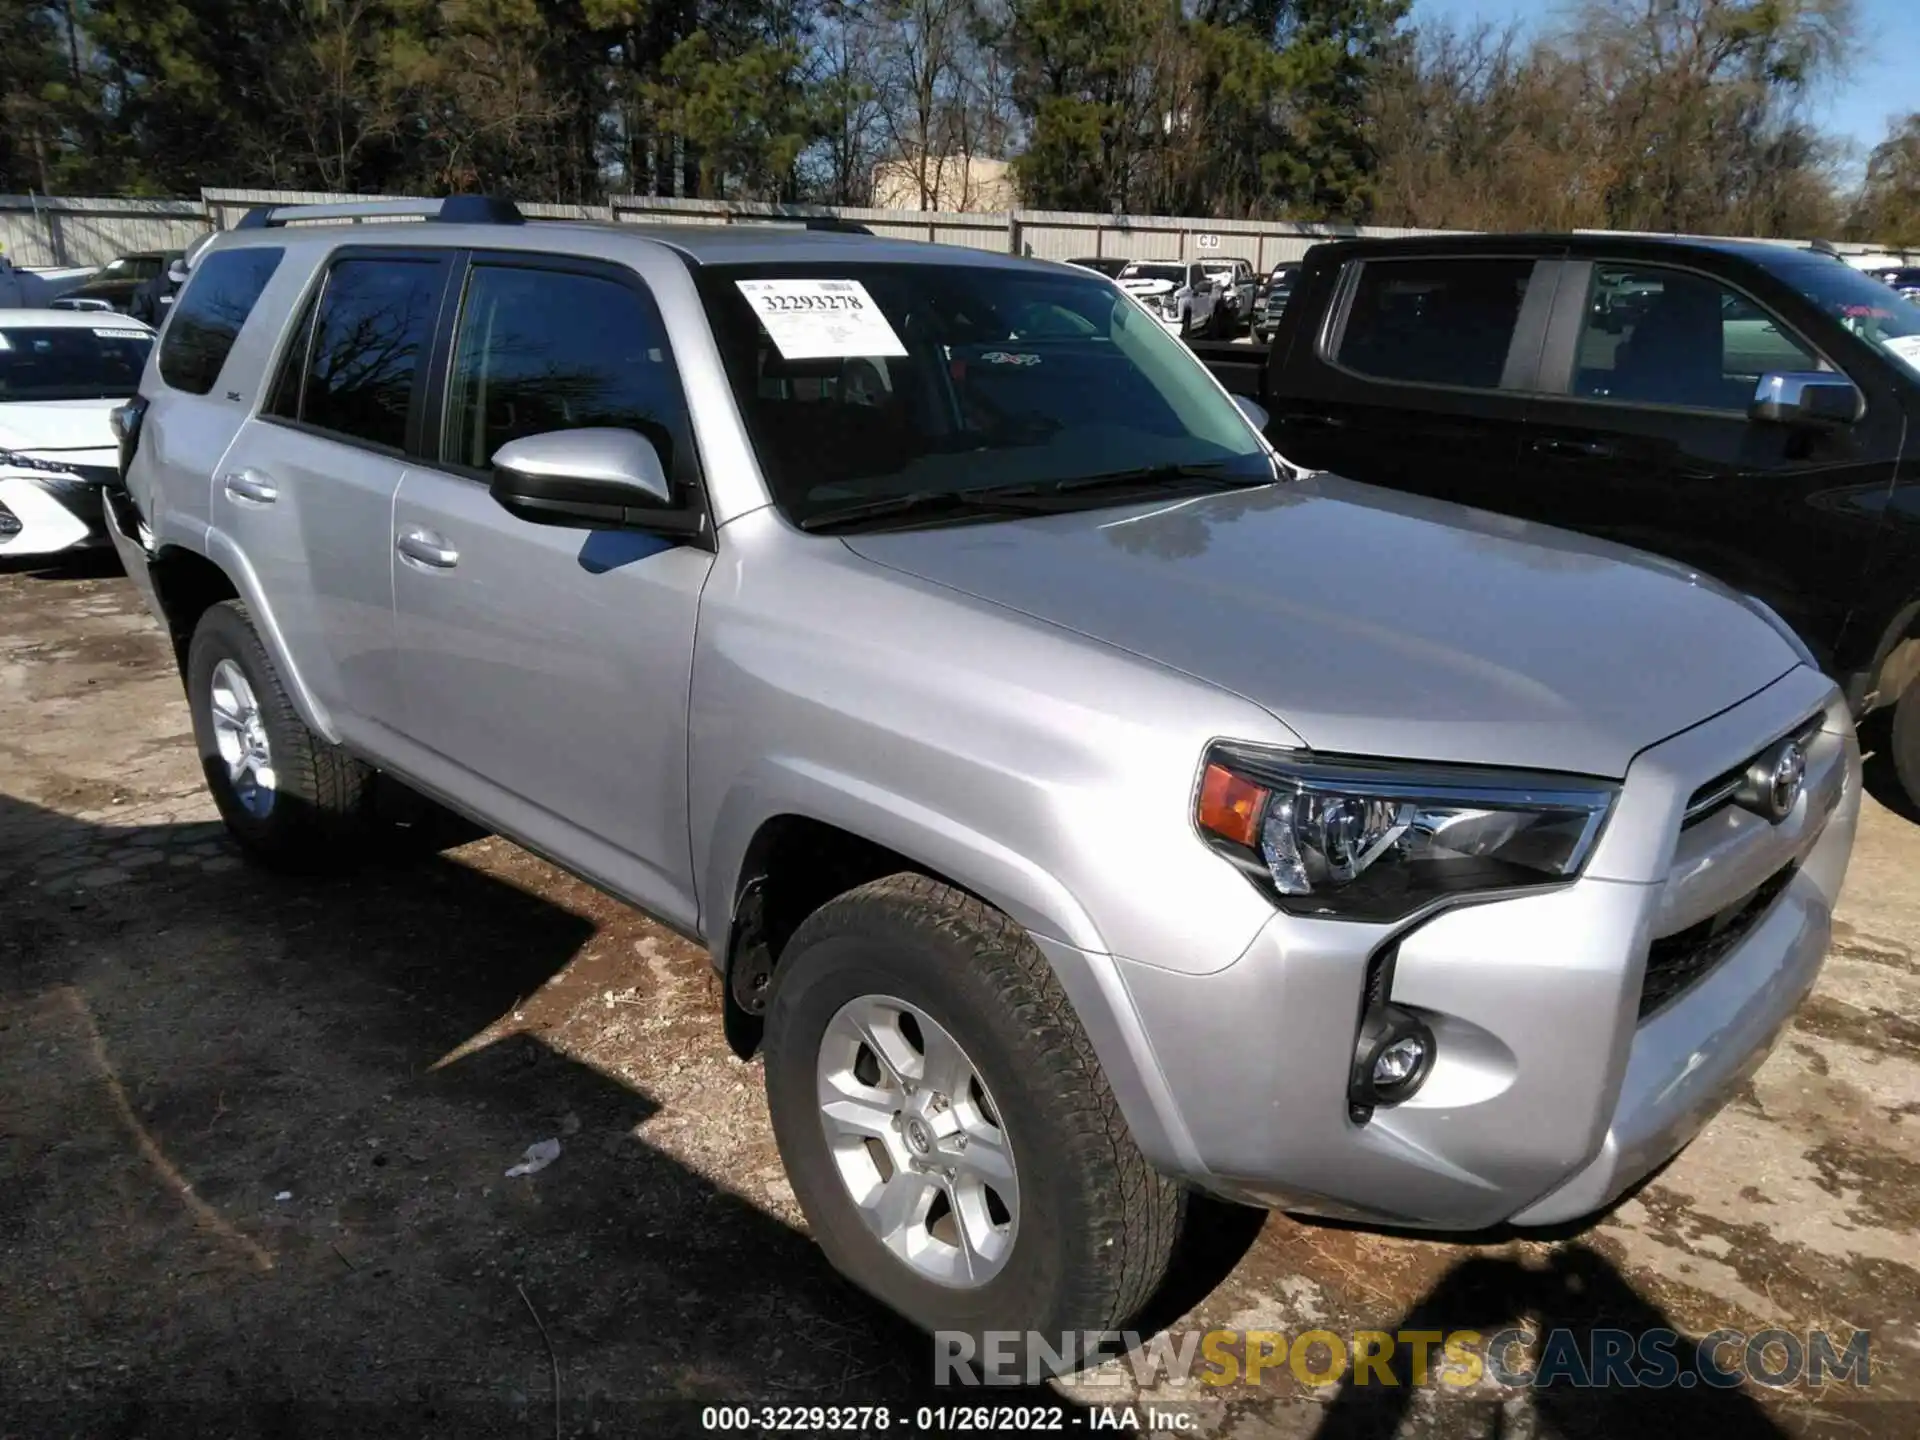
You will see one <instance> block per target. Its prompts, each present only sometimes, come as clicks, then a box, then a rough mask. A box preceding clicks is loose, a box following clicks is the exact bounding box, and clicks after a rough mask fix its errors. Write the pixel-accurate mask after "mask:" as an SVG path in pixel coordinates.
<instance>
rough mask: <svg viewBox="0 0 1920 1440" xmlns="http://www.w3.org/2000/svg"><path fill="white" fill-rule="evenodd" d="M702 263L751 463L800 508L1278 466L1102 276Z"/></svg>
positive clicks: (1197, 372) (1249, 472) (1091, 499)
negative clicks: (1164, 471) (1187, 470)
mask: <svg viewBox="0 0 1920 1440" xmlns="http://www.w3.org/2000/svg"><path fill="white" fill-rule="evenodd" d="M698 279H699V285H700V289H701V293H702V298H703V299H704V301H705V303H706V308H707V314H708V317H709V319H710V320H711V322H712V324H713V331H714V336H715V339H716V340H717V342H718V344H719V347H720V354H721V358H722V360H723V361H724V362H725V364H726V368H727V374H728V378H729V380H730V381H731V382H732V386H733V392H734V396H735V399H736V400H737V401H738V403H739V406H740V411H741V414H742V416H743V417H744V418H745V420H746V422H747V427H748V430H749V432H750V434H751V436H752V439H753V443H754V448H755V450H756V451H757V452H758V455H759V459H760V465H761V468H762V470H763V471H764V472H765V473H766V476H767V480H768V483H769V484H770V485H771V486H772V488H773V492H774V499H775V501H776V503H777V504H779V506H780V507H781V509H782V511H783V512H784V513H785V514H786V515H787V516H788V517H789V518H790V519H792V520H794V521H796V522H799V521H804V520H806V519H807V518H808V517H809V516H812V515H816V514H818V513H820V512H823V511H828V510H838V509H840V508H842V507H844V506H846V505H847V504H849V503H857V502H863V501H872V500H880V499H885V498H889V497H894V496H903V495H909V494H914V493H918V492H925V491H939V492H972V491H979V492H982V493H984V492H986V491H987V490H989V489H1004V488H1007V487H1012V486H1041V487H1048V486H1053V485H1058V484H1061V483H1065V482H1073V481H1084V480H1088V479H1091V478H1093V477H1096V476H1107V475H1113V474H1116V473H1119V472H1133V471H1139V470H1143V469H1149V468H1157V467H1193V466H1206V467H1218V468H1219V471H1220V472H1221V473H1223V474H1227V475H1245V476H1247V477H1249V478H1251V479H1257V480H1271V479H1272V478H1273V468H1272V465H1271V462H1270V461H1269V460H1268V458H1267V452H1266V449H1265V447H1264V445H1263V444H1262V442H1261V440H1260V438H1259V436H1258V435H1257V434H1256V433H1255V432H1254V430H1253V429H1252V427H1251V426H1250V425H1249V424H1248V423H1247V421H1246V420H1245V418H1244V417H1243V416H1242V415H1241V414H1240V411H1239V409H1238V408H1237V407H1236V406H1235V405H1234V404H1233V402H1232V401H1230V400H1229V399H1228V398H1227V397H1226V396H1225V395H1224V394H1222V393H1221V391H1220V389H1219V387H1218V386H1217V385H1215V384H1214V383H1213V380H1212V379H1211V377H1209V376H1208V374H1207V373H1206V371H1205V370H1204V369H1202V368H1201V366H1200V363H1199V362H1198V361H1197V360H1195V359H1194V358H1193V356H1192V354H1191V353H1190V352H1188V351H1187V350H1186V349H1185V347H1183V346H1182V345H1181V344H1180V343H1179V341H1177V340H1175V339H1172V338H1171V337H1169V336H1168V335H1167V334H1166V333H1165V332H1164V331H1163V330H1162V329H1161V328H1160V326H1159V325H1158V324H1156V323H1155V322H1154V321H1153V319H1152V318H1151V317H1150V316H1148V315H1147V314H1146V312H1145V311H1143V310H1142V309H1141V308H1140V307H1139V306H1138V305H1136V304H1135V303H1134V302H1133V301H1132V300H1130V299H1128V298H1127V297H1125V296H1124V295H1121V294H1119V293H1118V292H1116V291H1115V290H1114V289H1113V288H1112V287H1111V286H1110V285H1107V284H1106V283H1104V282H1103V281H1101V280H1098V279H1096V278H1094V277H1093V276H1082V275H1076V274H1074V273H1073V272H1071V271H1067V270H1054V269H1048V270H1044V271H1043V270H1026V269H1014V268H1010V267H1001V266H995V265H939V264H849V263H844V262H839V263H832V264H826V263H808V264H790V263H789V264H762V265H715V266H703V267H702V268H701V269H700V271H699V272H698ZM1076 498H1077V501H1078V503H1084V504H1086V505H1088V506H1092V505H1097V504H1110V503H1115V502H1114V501H1113V500H1112V499H1109V498H1105V497H1103V496H1102V495H1100V494H1095V493H1089V494H1087V495H1085V496H1084V498H1083V499H1081V498H1079V497H1076Z"/></svg>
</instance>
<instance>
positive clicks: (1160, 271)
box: [1120, 263, 1187, 285]
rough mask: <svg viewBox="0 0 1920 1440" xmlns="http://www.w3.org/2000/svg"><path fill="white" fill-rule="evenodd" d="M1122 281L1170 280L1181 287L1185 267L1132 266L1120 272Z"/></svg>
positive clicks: (1185, 276)
mask: <svg viewBox="0 0 1920 1440" xmlns="http://www.w3.org/2000/svg"><path fill="white" fill-rule="evenodd" d="M1120 278H1121V279H1122V280H1170V281H1172V282H1173V283H1174V284H1175V285H1183V284H1185V283H1186V279H1187V267H1186V266H1184V265H1142V264H1138V263H1135V264H1132V265H1129V266H1127V268H1126V269H1124V270H1122V271H1121V272H1120Z"/></svg>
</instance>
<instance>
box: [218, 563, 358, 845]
mask: <svg viewBox="0 0 1920 1440" xmlns="http://www.w3.org/2000/svg"><path fill="white" fill-rule="evenodd" d="M222 660H229V661H232V662H233V664H234V665H236V666H237V667H238V668H239V670H240V672H241V674H242V675H243V676H244V677H245V678H246V681H247V684H248V686H249V687H250V688H251V689H252V691H253V695H254V700H255V702H256V703H257V704H258V706H259V711H260V720H261V724H262V726H263V727H264V729H265V731H266V735H267V744H268V747H269V750H270V753H271V755H272V763H273V772H274V787H273V796H272V800H271V802H270V806H269V808H267V809H266V810H265V812H264V813H256V811H254V810H251V809H249V808H248V807H247V805H246V803H245V802H244V801H243V800H242V798H241V796H240V794H239V793H238V792H237V791H236V789H235V787H234V784H233V781H232V779H231V778H230V777H229V775H228V770H227V765H226V762H225V761H224V760H222V759H221V758H220V747H219V741H218V738H217V736H216V734H215V731H214V725H213V703H212V692H213V673H214V669H215V667H216V666H218V665H219V663H220V662H221V661H222ZM186 679H187V703H188V707H189V708H190V709H191V710H192V712H193V735H194V740H195V743H196V744H198V746H199V747H200V766H201V769H202V770H203V771H204V772H205V773H206V777H207V788H208V789H209V790H210V791H212V792H213V799H214V803H215V804H216V805H218V806H219V807H220V816H221V818H222V819H223V820H225V821H226V822H227V828H228V829H229V830H230V831H232V832H233V836H234V838H235V839H236V840H238V841H239V842H240V845H241V847H242V848H243V849H244V850H245V851H246V852H247V853H248V854H249V855H250V856H252V857H253V858H255V859H257V860H260V861H262V862H263V863H265V864H267V865H271V866H273V867H275V868H277V869H283V870H330V869H338V868H341V867H343V866H346V865H348V864H351V863H352V861H353V860H354V859H355V858H356V846H357V842H359V841H360V840H361V839H362V838H363V837H364V835H365V833H366V830H367V826H368V822H369V817H370V815H371V812H372V804H373V793H374V791H373V775H374V772H373V771H372V770H371V769H370V768H368V767H367V766H366V765H363V764H361V763H360V762H359V761H357V760H355V759H354V758H353V757H352V756H350V755H348V754H347V753H346V752H345V751H343V750H341V749H339V748H338V747H337V746H334V745H330V744H328V743H327V742H326V741H325V740H323V739H321V738H320V737H319V736H318V735H315V734H314V733H313V732H312V731H311V730H309V729H308V728H307V726H306V723H305V722H304V721H302V720H301V718H300V715H299V712H298V711H297V710H295V709H294V707H293V702H292V701H291V700H290V699H288V697H287V692H286V687H285V686H283V685H282V684H281V683H280V676H279V673H278V672H277V671H276V670H275V669H274V665H273V661H272V659H271V658H270V657H269V656H268V654H267V649H266V646H264V645H262V644H261V643H260V637H259V635H258V634H256V633H255V631H254V628H253V621H252V620H251V618H250V617H249V616H248V614H247V607H246V606H245V605H244V604H242V603H241V602H240V601H238V600H228V601H225V602H223V603H221V604H219V605H214V606H212V607H210V608H209V609H208V610H207V611H206V613H205V614H203V615H202V616H201V617H200V621H199V623H198V624H197V625H196V626H195V627H194V631H193V640H192V642H191V643H190V644H189V646H188V648H187V676H186Z"/></svg>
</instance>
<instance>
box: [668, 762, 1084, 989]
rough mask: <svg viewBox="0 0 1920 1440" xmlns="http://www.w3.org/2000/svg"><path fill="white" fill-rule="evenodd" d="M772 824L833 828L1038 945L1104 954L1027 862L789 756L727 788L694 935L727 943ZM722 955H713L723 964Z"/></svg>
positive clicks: (932, 814) (919, 807)
mask: <svg viewBox="0 0 1920 1440" xmlns="http://www.w3.org/2000/svg"><path fill="white" fill-rule="evenodd" d="M780 815H795V816H799V817H801V818H804V819H809V820H817V821H820V822H822V823H823V824H827V825H834V826H837V827H839V828H840V829H842V830H846V831H848V832H850V833H852V834H855V835H858V836H860V837H861V838H863V839H865V840H870V841H872V842H873V843H874V844H876V845H883V846H885V847H886V848H887V849H889V850H894V851H897V852H898V853H900V854H901V855H904V856H906V857H907V858H908V859H910V860H913V861H914V862H916V863H917V864H919V865H922V866H924V867H926V868H927V869H928V870H930V871H933V872H934V873H936V874H941V875H949V876H957V877H964V878H963V883H964V884H965V886H966V888H967V889H969V890H972V891H973V892H974V893H976V894H977V895H979V896H980V898H981V899H983V900H985V901H987V902H988V903H989V904H991V905H994V906H996V907H998V908H999V909H1001V910H1003V911H1005V912H1006V913H1007V914H1008V915H1010V916H1012V917H1013V918H1014V919H1015V920H1017V921H1018V922H1019V923H1020V924H1021V925H1022V926H1024V927H1025V928H1026V929H1027V930H1028V931H1030V932H1031V933H1032V934H1034V935H1035V936H1036V937H1039V938H1045V939H1052V940H1057V941H1061V942H1063V943H1065V944H1067V945H1071V946H1073V947H1075V948H1076V949H1081V950H1091V951H1095V952H1100V951H1104V949H1105V945H1104V942H1103V941H1102V940H1101V937H1100V933H1099V931H1098V929H1096V928H1095V926H1094V923H1093V921H1092V920H1091V919H1090V918H1089V917H1088V915H1087V913H1086V911H1085V910H1084V909H1083V908H1082V907H1081V905H1080V903H1079V902H1078V901H1077V900H1076V899H1075V898H1074V896H1073V895H1072V893H1071V892H1069V891H1068V889H1067V887H1066V886H1065V885H1063V884H1062V883H1061V882H1060V881H1059V880H1058V879H1057V878H1055V877H1054V876H1053V875H1051V874H1049V873H1048V872H1047V871H1046V870H1045V869H1044V868H1042V867H1041V866H1040V865H1038V864H1036V863H1035V862H1034V861H1033V860H1031V859H1029V858H1028V857H1027V856H1025V855H1022V854H1020V853H1019V852H1017V851H1015V850H1012V849H1009V848H1008V847H1007V846H1006V845H1004V844H1002V843H1001V842H1000V841H998V840H995V839H994V838H993V837H992V836H990V835H986V834H983V833H981V832H980V831H978V830H975V829H972V828H970V827H968V826H967V825H965V824H963V823H961V822H960V821H958V820H956V819H954V818H953V817H952V816H949V815H943V814H941V813H939V812H937V811H935V810H932V809H929V808H928V807H927V806H926V805H924V804H922V803H921V802H919V801H918V800H915V799H914V798H912V797H911V796H906V795H900V794H896V793H894V792H893V791H890V790H888V789H885V788H884V787H882V786H880V785H877V784H875V783H874V782H872V781H871V780H867V779H864V778H862V777H861V776H858V775H854V774H850V773H848V772H846V771H843V770H836V769H833V768H831V767H829V766H827V765H825V764H822V763H820V762H818V761H813V760H807V759H802V758H799V757H795V756H777V755H776V756H764V757H761V758H758V759H756V760H754V761H753V762H751V763H750V764H749V765H748V766H747V767H746V769H744V770H743V771H742V772H741V773H740V774H739V775H738V776H737V777H736V780H735V783H734V785H733V786H732V788H731V789H730V790H729V791H728V792H727V795H726V797H725V799H724V800H723V801H722V802H721V805H720V808H719V811H718V813H717V815H716V816H715V818H714V824H713V829H712V832H711V839H710V841H709V843H708V846H707V851H706V864H705V868H704V870H703V873H702V876H701V880H702V883H701V885H700V930H701V933H702V934H705V935H725V934H726V933H727V928H728V925H729V923H730V921H731V918H732V912H733V904H734V900H735V897H736V896H737V895H738V893H739V886H740V882H741V879H742V878H743V877H742V874H741V871H742V867H743V866H744V864H745V862H746V858H747V850H748V847H749V846H750V845H751V844H752V841H753V837H754V836H755V835H756V834H758V833H759V831H760V828H761V826H763V825H764V824H766V822H767V821H769V820H771V819H773V818H774V817H776V816H780ZM725 948H726V947H725V946H724V945H716V946H715V947H714V959H715V964H723V963H724V951H725Z"/></svg>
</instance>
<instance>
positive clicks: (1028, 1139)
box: [766, 874, 1185, 1368]
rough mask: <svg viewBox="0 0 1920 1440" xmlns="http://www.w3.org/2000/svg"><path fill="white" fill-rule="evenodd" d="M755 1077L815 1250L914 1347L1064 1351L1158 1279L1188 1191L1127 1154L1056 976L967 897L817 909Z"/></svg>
mask: <svg viewBox="0 0 1920 1440" xmlns="http://www.w3.org/2000/svg"><path fill="white" fill-rule="evenodd" d="M766 1074H767V1103H768V1107H769V1109H770V1110H771V1112H772V1116H773V1127H774V1133H775V1136H776V1137H777V1139H778V1141H779V1145H780V1154H781V1158H782V1159H783V1160H784V1161H785V1163H786V1168H787V1174H788V1176H789V1178H790V1179H791V1181H792V1184H793V1189H794V1193H795V1195H796V1196H797V1198H798V1199H799V1201H800V1206H801V1209H802V1210H804V1211H805V1213H806V1217H807V1223H808V1225H809V1226H810V1228H811V1229H812V1231H813V1234H814V1238H815V1239H816V1240H817V1241H818V1242H819V1244H820V1247H821V1249H822V1250H824V1251H825V1252H826V1255H827V1258H828V1259H829V1260H830V1261H832V1263H833V1265H834V1266H835V1268H837V1269H838V1270H839V1271H840V1272H841V1273H842V1274H844V1275H846V1276H847V1277H848V1278H850V1279H851V1280H853V1281H854V1282H855V1283H856V1284H858V1285H860V1286H861V1287H862V1288H863V1289H865V1290H866V1291H868V1292H869V1293H870V1294H872V1295H874V1296H875V1297H876V1298H877V1299H879V1300H880V1301H882V1302H883V1303H884V1304H886V1305H888V1306H890V1307H892V1308H893V1309H894V1310H896V1311H898V1312H899V1313H900V1314H902V1315H904V1316H905V1317H906V1318H907V1319H909V1320H911V1321H913V1322H914V1323H915V1324H917V1325H919V1326H921V1327H922V1328H923V1329H925V1330H928V1331H959V1332H965V1333H968V1334H971V1335H974V1336H976V1337H978V1336H979V1335H980V1334H981V1332H983V1331H986V1330H1017V1331H1037V1332H1039V1333H1040V1335H1041V1336H1042V1337H1044V1338H1045V1339H1046V1341H1047V1343H1048V1345H1049V1346H1054V1347H1057V1346H1059V1345H1060V1344H1061V1343H1062V1342H1061V1336H1062V1335H1063V1334H1065V1333H1075V1334H1077V1333H1079V1332H1083V1331H1087V1330H1107V1329H1117V1328H1119V1327H1120V1326H1121V1325H1123V1324H1124V1323H1125V1322H1126V1321H1127V1320H1129V1319H1131V1318H1132V1317H1133V1316H1134V1315H1135V1314H1136V1313H1137V1312H1138V1310H1139V1309H1140V1307H1141V1306H1142V1305H1143V1304H1144V1303H1145V1302H1146V1300H1147V1299H1148V1297H1149V1296H1150V1295H1151V1294H1152V1293H1153V1291H1154V1290H1155V1288H1156V1287H1157V1286H1158V1285H1159V1283H1160V1281H1161V1279H1162V1277H1163V1276H1164V1275H1165V1273H1166V1269H1167V1265H1168V1261H1169V1258H1170V1256H1171V1254H1172V1248H1173V1243H1174V1239H1175V1236H1176V1232H1177V1231H1178V1229H1179V1225H1180V1219H1181V1215H1182V1213H1183V1209H1184V1199H1185V1195H1184V1191H1183V1190H1182V1189H1181V1187H1180V1186H1178V1185H1176V1184H1175V1183H1174V1182H1172V1181H1170V1180H1168V1179H1166V1178H1165V1177H1164V1176H1162V1175H1160V1174H1158V1173H1157V1172H1155V1171H1154V1170H1152V1169H1151V1168H1150V1167H1149V1166H1148V1165H1147V1162H1146V1160H1145V1159H1144V1158H1143V1157H1142V1156H1141V1154H1140V1152H1139V1150H1138V1148H1137V1147H1136V1146H1135V1145H1134V1143H1133V1140H1132V1137H1131V1136H1130V1135H1129V1134H1128V1132H1127V1128H1126V1123H1125V1121H1124V1120H1122V1118H1121V1117H1120V1113H1119V1110H1118V1108H1117V1106H1116V1105H1115V1102H1114V1098H1113V1092H1112V1090H1111V1089H1110V1088H1109V1087H1108V1085H1107V1081H1106V1077H1105V1076H1104V1074H1103V1073H1102V1072H1101V1069H1100V1065H1099V1062H1098V1060H1097V1059H1096V1058H1095V1057H1094V1054H1093V1049H1092V1046H1091V1044H1090V1043H1089V1041H1088V1039H1087V1036H1086V1032H1085V1031H1084V1030H1083V1029H1082V1028H1081V1025H1080V1022H1079V1019H1078V1017H1077V1016H1076V1015H1075V1014H1074V1012H1073V1008H1072V1006H1071V1004H1070V1003H1069V1002H1068V1000H1067V998H1066V995H1065V994H1064V992H1062V990H1061V989H1060V986H1059V983H1058V981H1056V980H1055V979H1054V977H1053V974H1052V971H1051V969H1050V968H1049V966H1048V964H1047V961H1046V958H1045V957H1044V956H1043V955H1041V953H1040V952H1039V950H1038V949H1037V948H1036V947H1035V946H1034V944H1033V942H1032V941H1031V940H1030V939H1029V938H1028V937H1027V935H1026V933H1025V932H1024V931H1023V930H1021V928H1020V927H1019V926H1018V925H1016V924H1015V923H1014V922H1013V921H1012V920H1010V919H1009V918H1008V917H1007V916H1005V915H1003V914H1001V913H1000V912H998V911H995V910H993V909H991V908H990V907H988V906H986V905H984V904H983V903H981V902H980V901H979V900H976V899H974V898H973V897H971V896H968V895H964V894H962V893H960V892H958V891H956V890H953V889H950V888H949V887H947V886H945V885H942V884H940V883H939V882H937V881H935V880H931V879H928V878H927V877H925V876H920V875H911V874H901V875H893V876H889V877H887V878H886V879H883V880H877V881H874V882H872V883H871V884H868V885H863V886H861V887H860V888H859V889H856V890H852V891H849V892H848V893H847V894H845V895H842V896H840V897H839V898H838V899H836V900H832V901H829V902H828V903H827V904H826V905H824V906H822V907H821V908H820V909H819V910H818V911H816V912H815V913H814V914H813V915H812V916H811V917H810V918H809V919H808V920H807V921H806V922H805V923H804V924H803V925H802V926H801V927H800V929H799V930H798V931H797V932H796V933H795V935H794V937H793V939H792V940H791V941H790V942H789V943H788V946H787V950H786V953H785V955H784V956H783V957H782V959H781V963H780V967H779V970H778V972H777V974H776V979H775V989H774V996H773V1003H772V1005H771V1007H770V1010H769V1014H768V1018H767V1030H766ZM976 1353H978V1352H976ZM1023 1368H1024V1361H1023Z"/></svg>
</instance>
